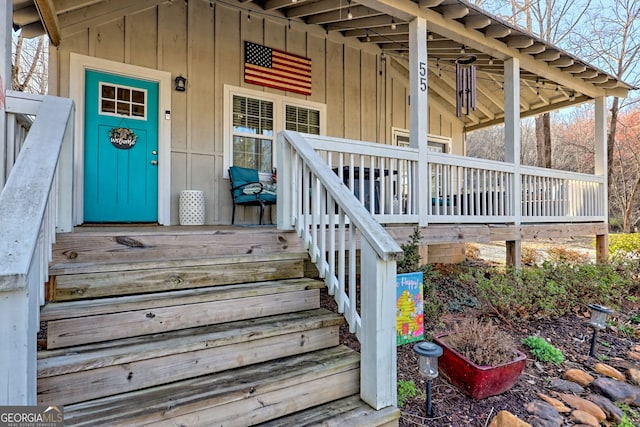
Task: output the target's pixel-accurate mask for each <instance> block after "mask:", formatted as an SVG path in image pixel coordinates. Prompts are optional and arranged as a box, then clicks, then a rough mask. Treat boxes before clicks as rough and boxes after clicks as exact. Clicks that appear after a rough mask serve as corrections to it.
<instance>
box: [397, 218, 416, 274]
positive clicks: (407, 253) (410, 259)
mask: <svg viewBox="0 0 640 427" xmlns="http://www.w3.org/2000/svg"><path fill="white" fill-rule="evenodd" d="M420 239H422V234H421V233H420V228H419V227H417V226H416V228H414V230H413V233H412V234H411V236H409V241H408V242H407V243H403V244H401V245H400V248H402V252H403V257H402V259H401V260H399V261H398V263H397V265H396V271H397V272H398V273H411V272H414V271H419V270H420Z"/></svg>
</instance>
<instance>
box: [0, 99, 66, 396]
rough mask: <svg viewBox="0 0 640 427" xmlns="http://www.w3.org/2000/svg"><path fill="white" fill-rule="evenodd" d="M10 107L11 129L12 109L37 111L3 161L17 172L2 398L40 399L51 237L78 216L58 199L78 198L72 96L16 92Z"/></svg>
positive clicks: (1, 225) (4, 198)
mask: <svg viewBox="0 0 640 427" xmlns="http://www.w3.org/2000/svg"><path fill="white" fill-rule="evenodd" d="M7 113H8V116H9V117H8V118H7V123H8V125H7V128H8V129H10V128H11V126H12V124H11V123H12V121H13V119H12V118H11V115H12V114H21V113H23V114H29V115H36V119H35V121H34V123H33V125H32V126H31V129H30V130H29V132H28V134H26V138H23V136H24V133H23V132H22V130H20V131H19V132H17V133H19V134H20V135H17V136H14V135H9V138H7V139H6V141H9V143H8V144H5V145H4V147H5V149H4V153H5V156H3V157H4V158H3V164H4V165H7V169H9V170H10V171H11V173H10V174H9V175H8V179H7V181H6V183H5V185H4V188H3V189H2V192H1V193H0V236H2V239H1V240H0V336H1V337H2V345H1V346H0V404H2V405H33V404H35V403H36V335H37V332H38V330H39V327H40V324H39V323H40V322H39V315H40V310H39V308H40V305H42V304H43V303H44V283H45V282H46V281H47V280H48V262H49V261H50V259H51V245H52V244H53V242H54V240H55V233H56V226H58V225H59V224H60V221H61V220H63V222H64V223H65V224H70V222H71V218H70V212H71V209H70V207H68V206H61V205H60V203H59V201H60V198H62V199H63V200H69V201H70V200H71V191H72V188H71V183H70V173H71V172H70V171H71V162H72V158H71V157H72V156H71V153H72V147H73V141H72V138H73V129H72V127H73V120H72V118H73V103H72V101H71V100H68V99H63V98H54V97H34V96H31V95H23V94H18V93H14V92H9V93H8V96H7ZM9 146H11V147H13V150H14V151H12V152H11V153H10V155H8V153H7V152H8V151H10V150H9V149H8V148H7V147H9ZM16 151H18V152H19V153H17V155H16ZM9 157H11V159H12V160H10V159H9ZM63 160H64V161H63ZM63 164H64V166H65V167H63V166H62V165H63ZM59 165H60V167H58V166H59ZM60 212H64V213H69V217H68V218H61V217H60V215H59V213H60Z"/></svg>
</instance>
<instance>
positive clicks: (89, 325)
mask: <svg viewBox="0 0 640 427" xmlns="http://www.w3.org/2000/svg"><path fill="white" fill-rule="evenodd" d="M319 294H320V291H319V290H318V289H300V290H296V289H294V290H287V289H284V291H282V292H277V293H268V294H264V295H260V294H258V295H253V296H241V295H239V296H238V297H237V298H228V299H223V300H215V299H213V300H208V301H203V302H200V301H192V302H191V303H189V304H181V305H167V306H163V307H155V308H153V309H145V308H143V309H136V310H130V311H124V312H118V313H106V314H98V315H93V316H84V317H76V318H67V319H60V320H53V321H49V322H47V348H48V349H55V348H61V347H71V346H76V345H80V344H83V343H93V342H100V341H110V340H116V339H121V338H127V337H134V336H138V335H149V334H156V333H161V332H166V331H171V330H178V329H185V328H194V327H198V326H206V325H213V324H217V323H225V322H232V321H235V320H243V319H251V318H255V317H260V316H271V315H276V314H283V313H288V312H295V311H304V310H310V309H314V308H319V307H320V299H319Z"/></svg>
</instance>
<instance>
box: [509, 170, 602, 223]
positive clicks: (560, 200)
mask: <svg viewBox="0 0 640 427" xmlns="http://www.w3.org/2000/svg"><path fill="white" fill-rule="evenodd" d="M520 170H521V185H522V220H523V222H527V221H529V222H563V221H575V220H576V219H578V220H580V221H603V220H604V218H605V213H606V212H605V210H606V203H605V193H606V188H605V179H604V177H602V176H594V175H585V174H578V173H573V172H564V171H557V170H550V169H543V168H536V167H530V166H522V167H521V169H520Z"/></svg>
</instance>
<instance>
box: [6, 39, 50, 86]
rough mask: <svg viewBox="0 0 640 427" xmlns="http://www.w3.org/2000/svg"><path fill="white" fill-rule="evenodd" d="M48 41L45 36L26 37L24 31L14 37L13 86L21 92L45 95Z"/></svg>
mask: <svg viewBox="0 0 640 427" xmlns="http://www.w3.org/2000/svg"><path fill="white" fill-rule="evenodd" d="M47 56H48V43H47V41H46V38H45V36H40V37H38V38H36V39H25V38H24V37H23V36H22V32H20V33H18V34H15V33H14V37H13V61H12V66H11V87H12V89H13V90H17V91H19V92H30V93H37V94H41V95H44V94H46V93H47V90H48V85H47V81H48V65H47Z"/></svg>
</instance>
